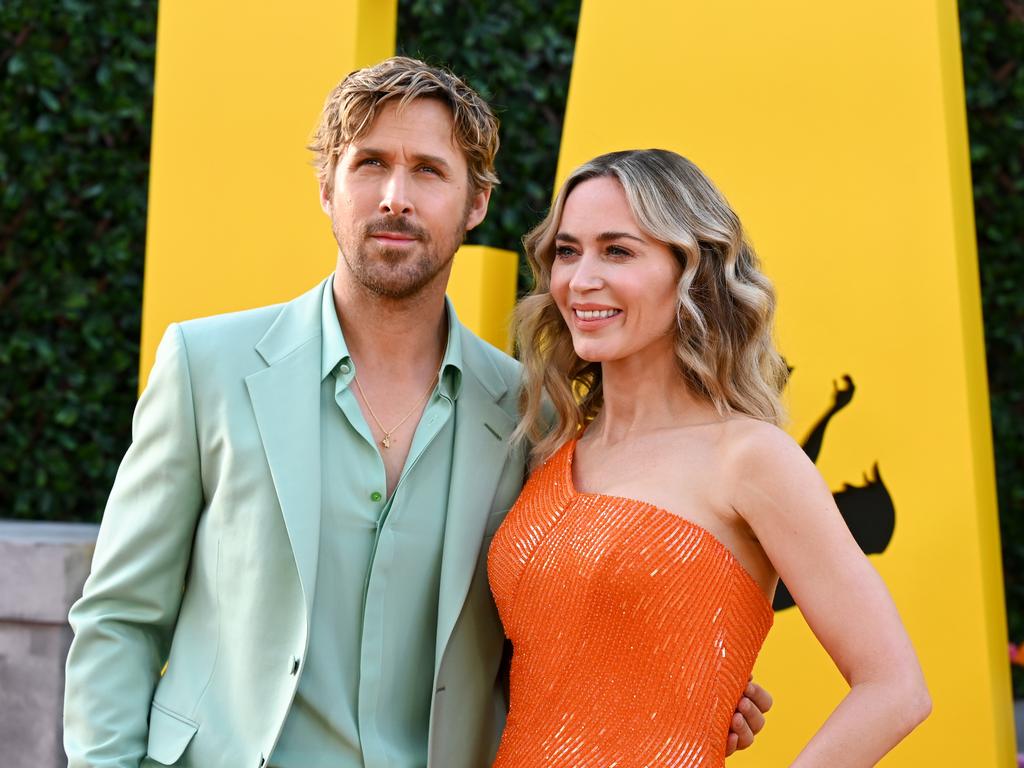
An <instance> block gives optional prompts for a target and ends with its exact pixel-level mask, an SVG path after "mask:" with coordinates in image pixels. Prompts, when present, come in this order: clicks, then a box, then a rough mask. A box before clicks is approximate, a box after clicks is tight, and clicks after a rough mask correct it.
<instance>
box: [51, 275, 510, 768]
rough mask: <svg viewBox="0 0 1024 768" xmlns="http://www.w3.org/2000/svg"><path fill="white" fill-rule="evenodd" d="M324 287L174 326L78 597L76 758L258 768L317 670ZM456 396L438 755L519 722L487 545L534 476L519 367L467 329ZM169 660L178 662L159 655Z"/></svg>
mask: <svg viewBox="0 0 1024 768" xmlns="http://www.w3.org/2000/svg"><path fill="white" fill-rule="evenodd" d="M323 289H324V284H323V283H321V284H320V285H319V286H317V287H316V288H314V289H313V290H311V291H309V292H308V293H306V294H304V295H302V296H300V297H299V298H297V299H295V300H294V301H291V302H289V303H287V304H282V305H277V306H272V307H264V308H260V309H254V310H250V311H246V312H239V313H235V314H229V315H222V316H217V317H211V318H205V319H201V320H194V321H190V322H186V323H182V324H180V325H172V326H170V328H169V329H168V330H167V333H166V334H165V336H164V338H163V341H162V342H161V344H160V348H159V351H158V353H157V360H156V363H155V364H154V367H153V371H152V373H151V375H150V379H149V385H148V386H147V388H146V391H145V392H144V393H143V395H142V397H141V399H140V400H139V405H138V407H137V409H136V412H135V416H134V420H133V424H132V437H133V441H132V445H131V447H130V448H129V450H128V452H127V454H126V455H125V458H124V461H123V462H122V464H121V467H120V469H119V470H118V473H117V479H116V480H115V482H114V487H113V490H112V491H111V494H110V499H109V501H108V503H107V507H106V510H105V512H104V517H103V523H102V525H101V527H100V533H99V538H98V541H97V545H96V553H95V557H94V559H93V564H92V572H91V574H90V576H89V579H88V581H87V582H86V584H85V589H84V594H83V595H82V598H81V599H80V600H79V601H78V602H77V603H75V605H74V606H73V607H72V609H71V613H70V617H69V618H70V622H71V626H72V628H73V629H74V633H75V636H74V640H73V642H72V644H71V650H70V653H69V655H68V661H67V678H66V690H65V701H64V744H65V749H66V750H67V753H68V757H69V766H70V768H80V767H84V766H118V767H121V766H124V767H125V768H127V767H128V766H133V767H134V766H139V765H140V764H141V765H142V766H157V765H180V766H195V767H196V768H216V767H218V766H223V767H224V768H260V766H262V765H263V764H264V763H265V762H266V761H267V760H268V759H269V757H270V754H271V752H272V751H273V749H274V745H275V744H276V742H277V739H278V736H279V734H280V733H281V729H282V726H283V724H284V721H285V717H286V716H287V714H288V710H289V707H290V706H291V702H292V698H293V697H294V695H295V691H296V687H297V686H298V683H299V679H300V678H301V676H302V674H303V666H304V660H305V657H306V650H307V643H308V639H309V629H310V611H311V607H312V604H313V597H314V595H315V593H316V590H317V589H318V588H319V589H329V588H330V585H324V584H321V585H318V584H317V583H316V573H317V554H318V552H319V536H320V530H319V526H320V477H321V475H320V455H319V452H320V437H319V428H320V413H319V407H320V398H319V390H320V344H321V342H320V311H321V304H320V301H321V295H322V291H323ZM462 338H463V340H464V342H463V345H464V346H463V360H464V371H463V379H462V388H461V391H460V394H459V397H458V400H457V402H456V406H455V425H456V432H455V443H454V466H453V469H452V476H451V491H450V495H449V498H448V519H447V524H446V527H445V538H444V553H443V561H442V565H441V582H440V604H439V608H438V620H437V642H436V648H437V654H436V659H435V665H434V669H435V675H434V680H435V685H434V689H435V692H434V697H433V702H432V706H431V712H430V740H429V755H430V762H429V765H430V766H433V767H436V768H462V767H464V768H480V767H481V766H486V765H489V764H490V763H491V761H492V759H493V756H494V753H495V751H496V749H497V742H498V739H499V737H500V733H501V729H502V727H503V725H504V717H505V698H504V694H503V690H504V689H503V685H502V681H501V675H500V671H499V667H500V665H501V657H502V649H503V639H504V636H503V633H502V630H501V625H500V623H499V621H498V616H497V613H496V610H495V608H494V605H493V603H492V601H491V595H490V590H489V588H488V584H487V563H486V560H487V547H488V545H489V544H490V538H491V536H493V534H494V531H495V530H496V529H497V527H498V525H499V524H500V523H501V521H502V519H503V518H504V515H505V512H506V511H507V510H508V508H509V507H510V506H511V505H512V503H513V502H514V501H515V498H516V496H517V494H518V493H519V490H520V487H521V485H522V481H523V475H524V452H523V451H522V450H520V449H518V448H511V447H510V444H509V440H508V438H509V436H510V434H511V432H512V430H513V429H514V426H515V420H516V399H517V388H518V382H519V366H518V363H516V362H515V361H514V360H512V359H511V358H509V357H508V356H507V355H505V354H503V353H502V352H499V351H498V350H497V349H495V348H493V347H491V346H489V345H487V344H486V343H485V342H483V341H481V340H480V339H479V338H477V337H476V336H475V335H473V334H472V333H469V332H468V331H467V332H465V333H464V334H463V336H462ZM165 661H166V662H167V668H166V673H165V674H163V675H162V676H161V674H160V673H161V668H162V667H163V666H164V663H165Z"/></svg>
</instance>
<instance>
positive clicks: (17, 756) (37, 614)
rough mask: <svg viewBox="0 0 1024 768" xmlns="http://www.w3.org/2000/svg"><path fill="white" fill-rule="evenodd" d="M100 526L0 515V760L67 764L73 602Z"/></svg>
mask: <svg viewBox="0 0 1024 768" xmlns="http://www.w3.org/2000/svg"><path fill="white" fill-rule="evenodd" d="M97 530H98V527H97V526H95V525H86V524H81V523H42V522H23V521H13V520H0V762H2V764H3V766H4V768H51V766H53V767H54V768H55V767H56V766H66V765H67V758H65V756H64V749H63V746H62V744H61V713H62V702H63V698H64V658H65V656H67V652H68V646H69V644H70V643H71V628H70V627H69V626H68V623H67V617H68V609H69V608H70V607H71V604H72V603H73V602H74V601H75V600H76V599H77V598H78V596H79V595H80V594H81V593H82V584H83V583H84V582H85V577H86V576H87V575H88V573H89V563H90V562H91V560H92V552H93V547H94V544H95V541H96V532H97Z"/></svg>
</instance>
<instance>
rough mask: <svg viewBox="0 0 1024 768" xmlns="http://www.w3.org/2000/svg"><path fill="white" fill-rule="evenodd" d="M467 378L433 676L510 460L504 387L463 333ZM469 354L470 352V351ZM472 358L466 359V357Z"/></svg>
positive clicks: (459, 405) (510, 422)
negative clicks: (503, 397)
mask: <svg viewBox="0 0 1024 768" xmlns="http://www.w3.org/2000/svg"><path fill="white" fill-rule="evenodd" d="M463 338H464V339H467V338H468V339H469V341H467V342H466V343H464V347H463V351H464V356H465V358H466V363H467V365H466V369H467V373H468V374H470V375H466V376H464V378H463V387H462V391H461V392H460V393H459V398H458V400H457V401H456V407H455V443H454V447H453V450H452V474H451V484H450V487H449V492H448V514H447V522H446V524H445V532H444V553H443V556H442V561H441V585H440V596H439V601H438V612H437V644H436V649H437V650H436V658H435V665H434V673H435V675H436V674H437V670H438V669H439V668H440V664H441V659H442V657H443V655H444V649H445V647H446V646H447V644H448V639H449V637H451V633H452V630H453V629H454V627H455V622H456V621H457V620H458V618H459V614H460V613H461V612H462V605H463V603H464V602H465V600H466V594H467V593H468V591H469V586H470V582H471V581H472V578H473V574H474V572H475V571H476V566H477V561H478V559H479V557H480V546H481V544H482V542H483V535H484V526H485V525H486V524H487V517H488V513H489V511H490V509H491V502H492V500H493V498H494V493H495V490H496V489H497V485H498V480H499V479H500V477H501V472H502V469H503V468H504V466H505V462H506V460H507V458H508V450H509V442H508V438H509V436H510V435H511V434H512V431H513V430H514V429H515V422H514V419H513V418H512V417H511V416H510V415H509V414H508V413H507V412H506V411H505V410H504V409H503V408H502V407H501V406H500V405H498V403H497V401H498V400H499V399H500V398H501V397H502V395H503V394H504V393H505V392H506V387H505V384H504V382H503V381H502V380H501V377H500V376H499V375H498V373H497V371H496V370H494V366H493V363H492V362H491V361H490V360H488V359H487V358H486V357H485V356H484V355H483V354H482V352H481V351H480V350H479V349H476V348H475V347H476V346H477V344H479V342H477V341H476V339H475V337H472V336H471V335H470V334H469V332H468V331H463ZM471 348H472V352H470V349H471ZM467 352H470V353H469V354H466V353H467Z"/></svg>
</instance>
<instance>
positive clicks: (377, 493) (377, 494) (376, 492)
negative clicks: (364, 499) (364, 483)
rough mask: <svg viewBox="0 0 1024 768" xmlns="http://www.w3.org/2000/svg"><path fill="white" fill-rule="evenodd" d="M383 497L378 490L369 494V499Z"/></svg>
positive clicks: (377, 499)
mask: <svg viewBox="0 0 1024 768" xmlns="http://www.w3.org/2000/svg"><path fill="white" fill-rule="evenodd" d="M383 498H384V497H383V496H381V495H380V491H374V492H373V493H371V494H370V501H380V500H381V499H383Z"/></svg>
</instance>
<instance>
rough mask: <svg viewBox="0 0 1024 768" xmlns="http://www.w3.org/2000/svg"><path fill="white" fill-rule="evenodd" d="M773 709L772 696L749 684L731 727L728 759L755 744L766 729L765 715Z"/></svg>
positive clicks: (726, 748)
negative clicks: (755, 740) (755, 739)
mask: <svg viewBox="0 0 1024 768" xmlns="http://www.w3.org/2000/svg"><path fill="white" fill-rule="evenodd" d="M771 708H772V695H771V694H770V693H768V691H766V690H765V689H764V688H762V687H761V686H760V685H758V684H757V683H755V682H754V681H750V682H749V683H747V687H746V689H744V691H743V698H741V699H740V703H739V704H738V705H737V706H736V712H735V713H734V714H733V716H732V722H731V723H730V726H729V740H728V741H727V742H726V745H725V755H726V757H728V756H729V755H731V754H732V753H733V752H735V751H736V750H737V749H746V748H747V747H749V746H750V745H751V744H753V743H754V737H755V736H756V735H757V734H759V733H760V732H761V729H762V728H764V713H765V712H767V711H768V710H769V709H771Z"/></svg>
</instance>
